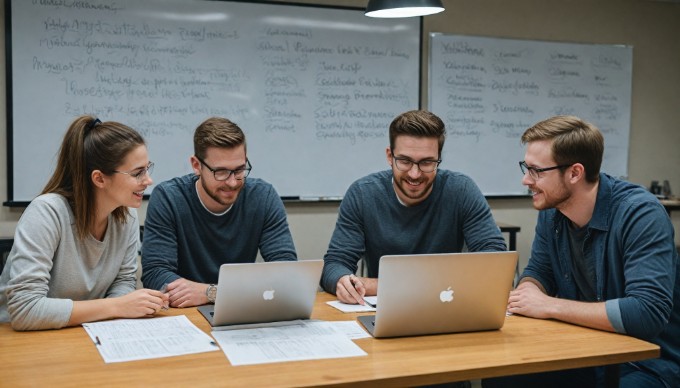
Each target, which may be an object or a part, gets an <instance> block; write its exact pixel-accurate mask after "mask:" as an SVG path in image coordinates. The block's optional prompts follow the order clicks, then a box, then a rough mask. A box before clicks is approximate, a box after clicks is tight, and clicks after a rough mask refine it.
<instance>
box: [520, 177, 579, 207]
mask: <svg viewBox="0 0 680 388" xmlns="http://www.w3.org/2000/svg"><path fill="white" fill-rule="evenodd" d="M529 189H531V191H533V192H534V200H533V201H532V204H533V205H534V209H536V210H546V209H553V208H555V209H559V208H560V207H562V206H561V205H563V204H564V203H566V202H567V201H568V200H569V199H570V198H571V191H569V189H568V188H567V187H566V186H565V185H564V183H560V185H559V186H557V187H556V188H555V189H554V190H553V191H552V192H551V193H550V195H549V196H548V195H547V194H546V192H545V190H538V189H536V188H535V187H533V188H532V187H529ZM536 195H539V196H541V197H540V198H541V200H536Z"/></svg>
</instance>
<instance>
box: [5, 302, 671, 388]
mask: <svg viewBox="0 0 680 388" xmlns="http://www.w3.org/2000/svg"><path fill="white" fill-rule="evenodd" d="M333 299H334V297H332V296H331V295H328V294H325V293H319V295H318V297H317V301H316V305H315V307H314V313H313V318H317V319H324V320H353V319H355V318H356V316H357V314H344V313H342V312H340V311H338V310H335V309H334V308H332V307H330V306H328V305H326V304H325V302H326V301H329V300H333ZM177 314H186V315H187V316H188V317H189V319H190V320H191V321H192V322H193V323H194V324H196V325H197V326H198V327H199V328H201V329H202V330H204V331H205V332H208V333H209V327H208V324H207V322H206V321H205V320H204V319H203V317H202V316H201V315H200V314H199V313H198V312H197V310H196V309H195V308H190V309H171V310H169V311H168V312H165V313H162V314H161V315H177ZM356 343H357V344H358V345H359V346H360V347H361V348H363V349H364V350H365V351H366V352H367V353H368V356H366V357H352V358H336V359H330V360H315V361H295V362H283V363H274V364H261V365H248V366H237V367H234V366H231V365H230V364H229V361H228V359H227V358H226V357H225V355H224V353H223V352H221V351H219V352H209V353H200V354H195V355H187V356H178V357H168V358H160V359H154V360H144V361H132V362H124V363H114V364H105V363H104V362H103V361H102V358H101V357H100V355H99V353H98V351H97V349H96V347H95V345H94V344H93V343H92V341H91V340H90V339H89V337H88V336H87V334H86V333H85V331H84V329H83V328H82V327H75V328H68V329H62V330H51V331H42V332H14V331H13V330H12V329H11V328H10V326H9V324H0V381H2V384H0V385H3V386H7V387H18V386H35V387H40V386H50V387H58V386H125V387H128V386H164V387H166V386H184V387H203V386H244V387H245V386H247V387H254V386H267V387H277V386H298V387H299V386H312V385H314V386H317V385H345V386H350V385H351V386H352V387H358V386H381V387H382V386H395V385H400V386H405V385H408V386H413V385H421V384H435V383H442V382H447V381H456V380H474V379H480V378H484V377H494V376H503V375H510V374H520V373H531V372H541V371H549V370H557V369H565V368H577V367H586V366H597V365H605V364H616V363H622V362H628V361H634V360H641V359H646V358H654V357H658V356H659V347H658V346H656V345H654V344H650V343H648V342H644V341H641V340H638V339H635V338H632V337H627V336H623V335H618V334H612V333H607V332H603V331H597V330H591V329H587V328H583V327H579V326H574V325H569V324H565V323H561V322H555V321H546V320H535V319H530V318H525V317H519V316H513V317H508V318H507V320H506V323H505V326H504V327H503V328H502V329H501V330H495V331H488V332H477V333H460V334H449V335H434V336H421V337H409V338H396V339H379V340H376V339H373V338H367V339H360V340H356Z"/></svg>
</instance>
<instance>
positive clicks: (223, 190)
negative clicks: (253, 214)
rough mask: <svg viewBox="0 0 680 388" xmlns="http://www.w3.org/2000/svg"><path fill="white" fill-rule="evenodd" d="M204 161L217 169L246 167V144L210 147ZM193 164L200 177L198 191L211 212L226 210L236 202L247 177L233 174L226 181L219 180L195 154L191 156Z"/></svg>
mask: <svg viewBox="0 0 680 388" xmlns="http://www.w3.org/2000/svg"><path fill="white" fill-rule="evenodd" d="M203 161H204V162H205V163H206V164H207V165H208V166H210V167H211V168H213V169H215V170H219V169H225V168H226V169H229V170H236V169H240V168H245V167H246V149H245V146H244V145H239V146H237V147H233V148H222V147H208V149H206V152H205V157H204V158H203ZM191 166H192V167H193V169H194V172H195V173H196V175H198V176H199V177H200V178H199V185H198V193H199V196H200V198H201V201H202V202H203V204H204V205H205V207H207V208H208V209H209V210H210V211H211V212H214V213H221V212H224V211H226V210H227V209H229V207H231V205H233V204H234V202H236V200H237V199H238V195H239V193H240V192H241V190H242V189H243V186H244V185H245V182H246V179H245V178H244V179H241V180H238V179H236V178H235V177H234V174H231V175H230V176H229V178H228V179H227V180H226V181H218V180H216V179H215V175H214V174H213V173H212V171H210V169H208V167H207V166H205V165H203V164H202V163H201V162H200V161H199V160H198V158H196V157H195V156H192V157H191Z"/></svg>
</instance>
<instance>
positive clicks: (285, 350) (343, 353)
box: [212, 321, 366, 366]
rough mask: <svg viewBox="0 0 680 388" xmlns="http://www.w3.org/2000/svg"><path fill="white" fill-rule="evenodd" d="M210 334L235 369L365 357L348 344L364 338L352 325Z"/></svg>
mask: <svg viewBox="0 0 680 388" xmlns="http://www.w3.org/2000/svg"><path fill="white" fill-rule="evenodd" d="M355 326H356V327H355ZM212 335H213V337H215V339H216V340H217V342H218V343H219V344H220V347H222V350H223V351H224V354H225V355H226V356H227V358H228V359H229V362H231V365H235V366H236V365H251V364H263V363H270V362H283V361H301V360H315V359H323V358H340V357H358V356H365V355H366V352H364V351H363V350H362V349H361V348H360V347H359V346H357V345H356V344H355V343H354V342H352V338H354V339H356V338H364V335H365V332H362V330H360V329H359V328H358V324H357V323H356V322H349V323H340V324H338V323H337V322H323V321H303V322H301V323H300V324H298V325H288V326H280V327H266V328H257V329H242V330H231V331H213V332H212Z"/></svg>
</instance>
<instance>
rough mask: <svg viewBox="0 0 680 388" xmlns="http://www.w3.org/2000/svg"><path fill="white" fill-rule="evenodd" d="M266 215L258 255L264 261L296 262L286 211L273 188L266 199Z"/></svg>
mask: <svg viewBox="0 0 680 388" xmlns="http://www.w3.org/2000/svg"><path fill="white" fill-rule="evenodd" d="M266 203H267V206H266V209H267V210H266V214H265V215H264V217H265V220H264V225H263V229H262V234H261V237H260V242H259V249H260V254H261V255H262V259H263V260H264V261H294V260H297V253H296V252H295V244H294V243H293V236H292V235H291V234H290V229H289V228H288V219H287V217H286V209H285V208H284V207H283V201H281V197H279V195H278V193H277V192H276V190H274V188H273V187H271V188H270V190H269V192H268V194H267V199H266Z"/></svg>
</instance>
